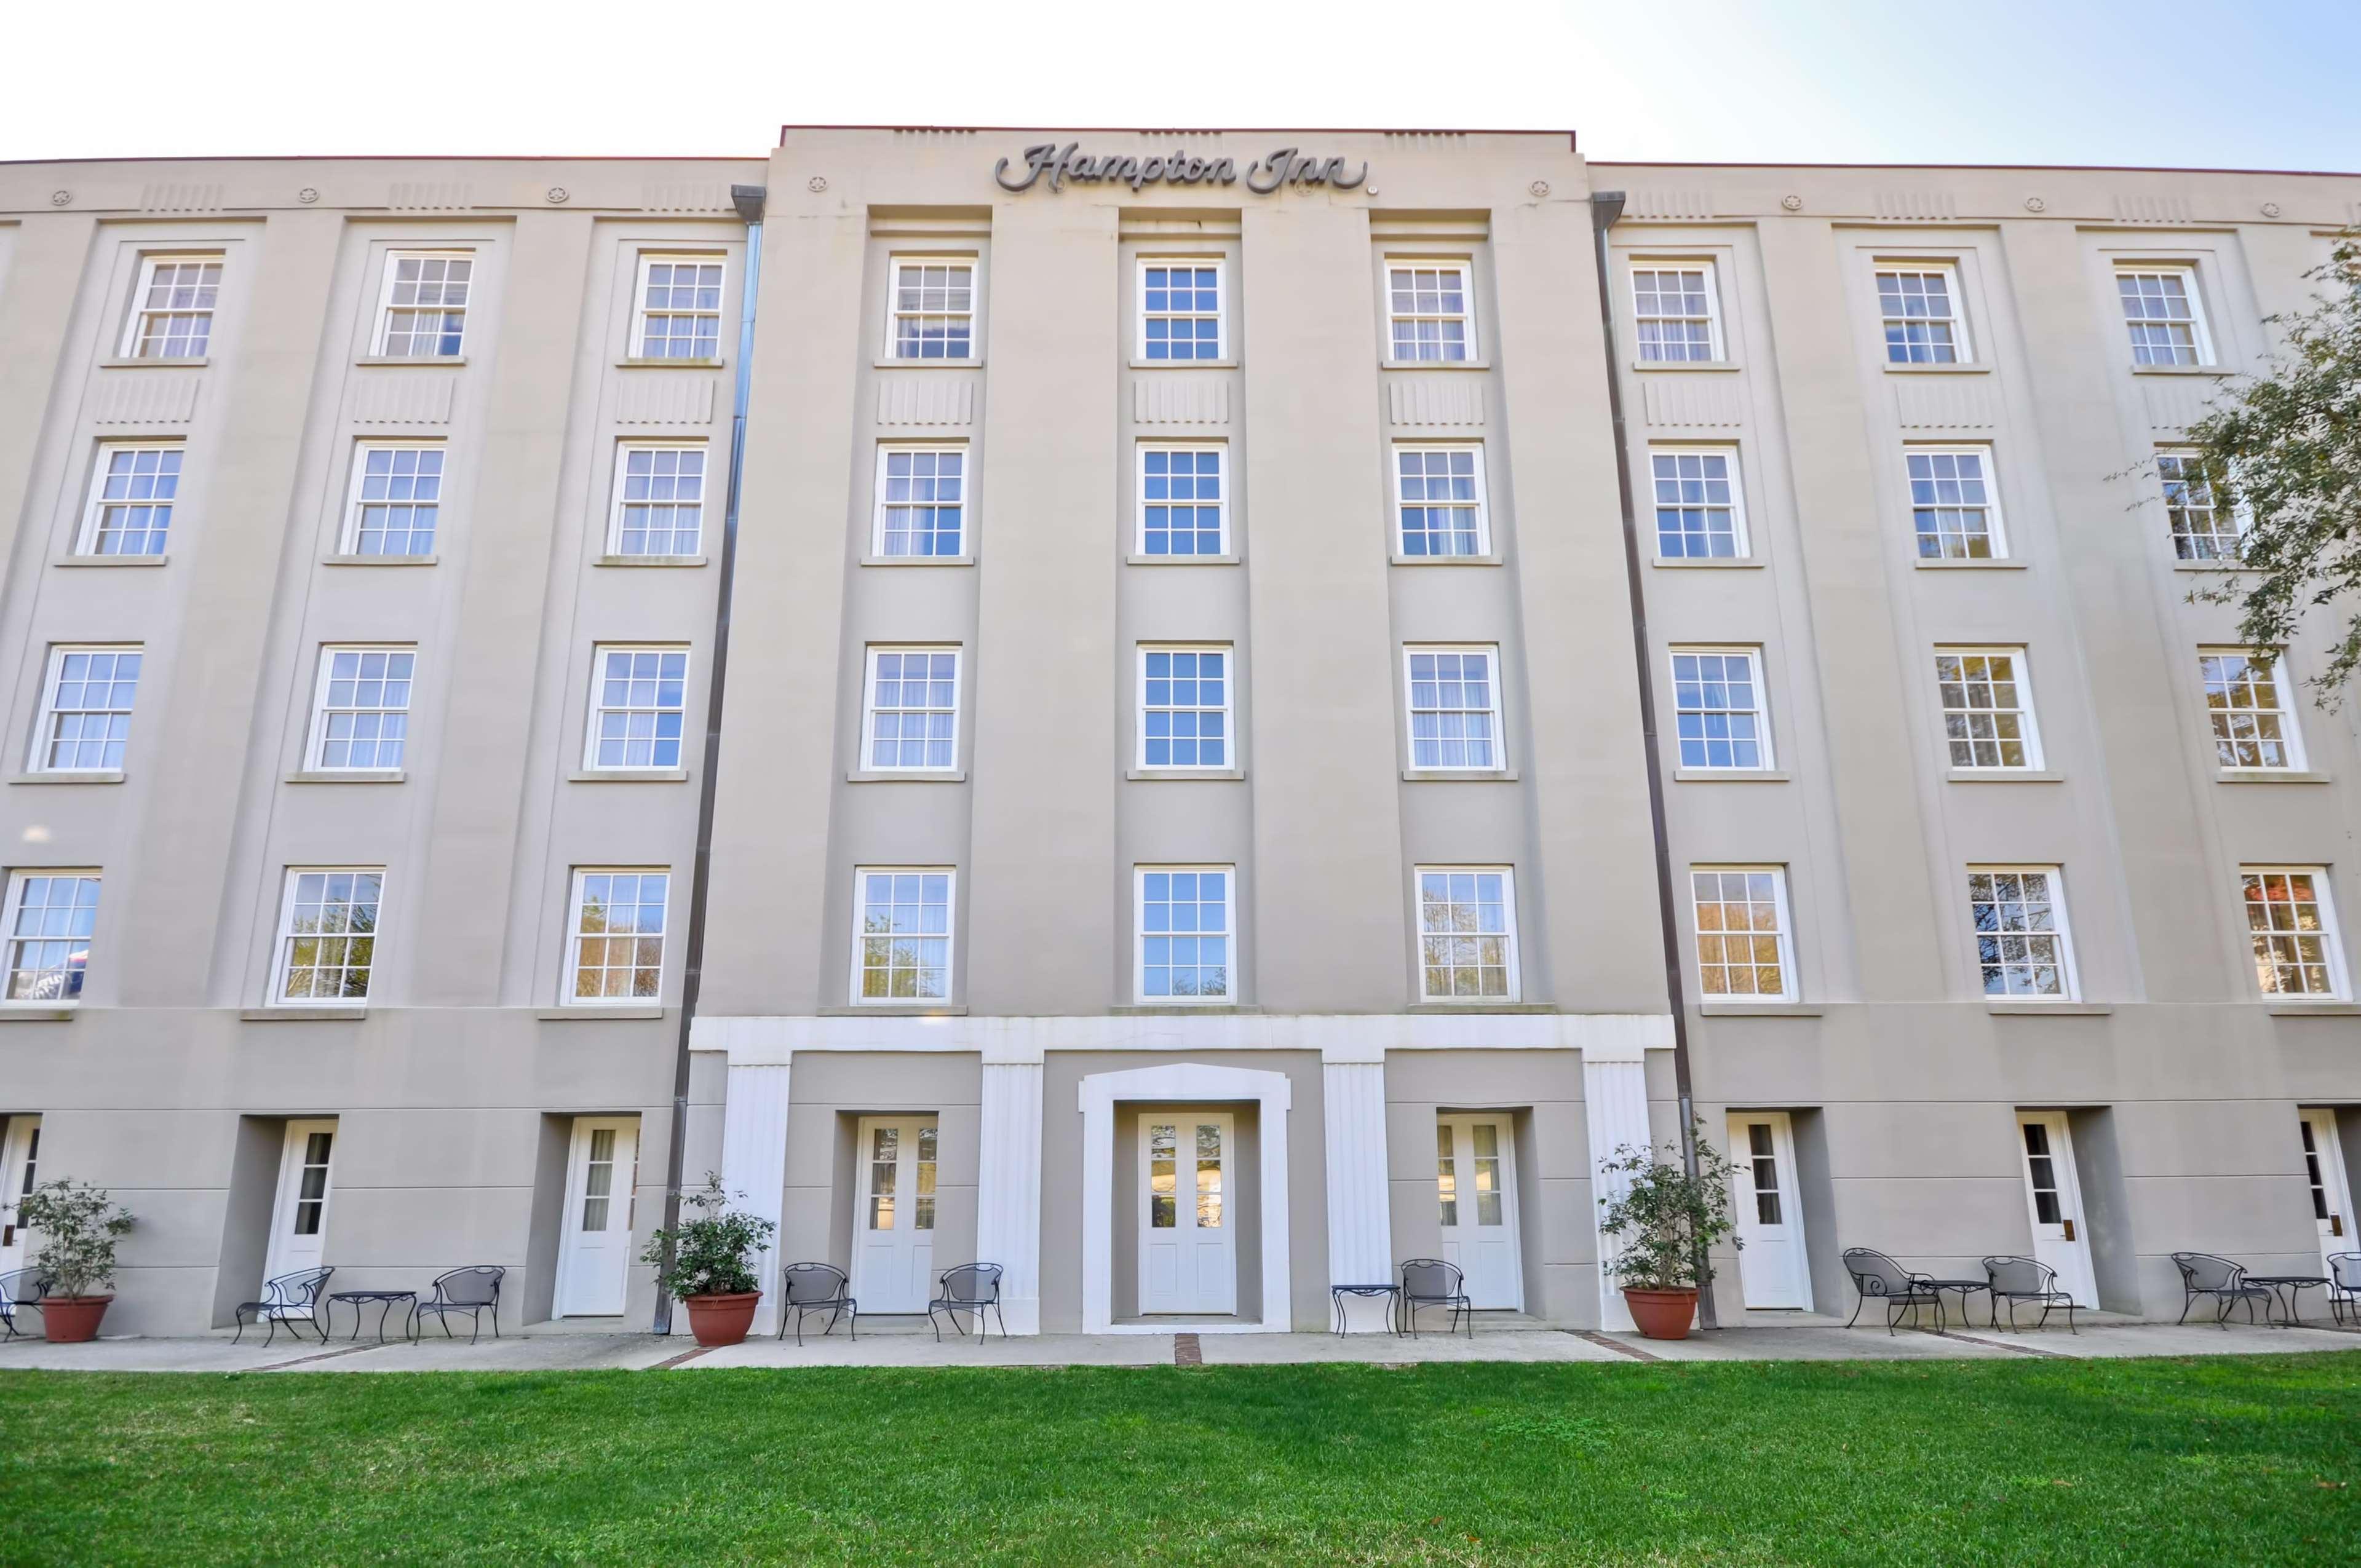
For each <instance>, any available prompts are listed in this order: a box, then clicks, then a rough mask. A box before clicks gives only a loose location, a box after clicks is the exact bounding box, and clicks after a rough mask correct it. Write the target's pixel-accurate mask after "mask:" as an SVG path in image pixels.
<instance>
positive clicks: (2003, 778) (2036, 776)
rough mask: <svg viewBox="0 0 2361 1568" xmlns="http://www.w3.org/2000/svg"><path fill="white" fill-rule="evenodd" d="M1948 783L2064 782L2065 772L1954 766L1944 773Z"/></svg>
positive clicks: (2039, 769)
mask: <svg viewBox="0 0 2361 1568" xmlns="http://www.w3.org/2000/svg"><path fill="white" fill-rule="evenodd" d="M1943 778H1944V782H1946V783H1948V784H2063V783H2065V782H2066V775H2065V774H2064V773H2051V772H2049V771H2048V770H2047V769H2044V768H1952V769H1949V771H1947V772H1946V773H1944V774H1943Z"/></svg>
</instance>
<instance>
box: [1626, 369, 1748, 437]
mask: <svg viewBox="0 0 2361 1568" xmlns="http://www.w3.org/2000/svg"><path fill="white" fill-rule="evenodd" d="M1640 407H1641V411H1642V414H1643V415H1644V416H1645V417H1646V419H1647V422H1649V423H1650V424H1652V425H1660V426H1663V427H1665V428H1667V429H1675V430H1677V429H1681V428H1683V427H1686V428H1689V429H1695V430H1728V429H1733V428H1735V427H1737V426H1739V425H1741V424H1744V423H1745V422H1746V413H1745V409H1746V404H1745V400H1744V399H1742V398H1741V397H1740V395H1739V390H1738V383H1737V382H1736V380H1734V379H1732V378H1730V377H1726V376H1716V377H1712V378H1706V377H1702V376H1650V377H1647V378H1643V379H1642V381H1641V383H1640Z"/></svg>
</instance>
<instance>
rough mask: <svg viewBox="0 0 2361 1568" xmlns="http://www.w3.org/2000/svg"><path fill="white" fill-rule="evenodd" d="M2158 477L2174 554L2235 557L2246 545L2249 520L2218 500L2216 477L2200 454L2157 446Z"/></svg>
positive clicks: (2196, 558)
mask: <svg viewBox="0 0 2361 1568" xmlns="http://www.w3.org/2000/svg"><path fill="white" fill-rule="evenodd" d="M2156 477H2157V479H2158V482H2159V483H2161V484H2162V486H2163V487H2164V515H2165V521H2167V522H2169V523H2170V524H2171V527H2172V553H2173V554H2174V555H2175V556H2176V557H2177V558H2179V559H2180V560H2183V561H2235V560H2236V559H2237V558H2238V554H2239V551H2240V550H2241V549H2243V548H2244V546H2245V543H2246V521H2247V520H2246V518H2244V517H2242V516H2240V515H2238V512H2237V510H2236V509H2235V508H2232V507H2225V506H2224V505H2222V504H2221V503H2220V501H2219V500H2218V499H2216V498H2215V497H2214V494H2213V476H2211V475H2209V474H2208V473H2206V471H2205V466H2204V464H2203V463H2202V462H2200V461H2199V460H2198V456H2197V454H2195V453H2194V452H2187V451H2181V450H2178V449H2176V448H2173V447H2169V446H2159V447H2158V448H2157V450H2156Z"/></svg>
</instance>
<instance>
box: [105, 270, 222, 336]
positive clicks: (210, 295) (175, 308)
mask: <svg viewBox="0 0 2361 1568" xmlns="http://www.w3.org/2000/svg"><path fill="white" fill-rule="evenodd" d="M221 280H222V258H220V257H219V256H143V257H141V258H139V282H138V284H137V287H136V288H135V289H134V290H133V291H132V294H131V316H130V319H129V320H128V321H126V323H124V327H123V357H125V358H126V359H202V358H203V357H204V356H205V350H206V348H207V347H208V346H209V345H211V344H212V342H213V335H214V306H215V305H216V304H217V303H218V302H219V301H220V298H221Z"/></svg>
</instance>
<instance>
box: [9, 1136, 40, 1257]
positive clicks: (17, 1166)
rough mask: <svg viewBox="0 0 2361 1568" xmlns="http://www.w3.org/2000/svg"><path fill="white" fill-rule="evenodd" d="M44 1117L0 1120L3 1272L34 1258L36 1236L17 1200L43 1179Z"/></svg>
mask: <svg viewBox="0 0 2361 1568" xmlns="http://www.w3.org/2000/svg"><path fill="white" fill-rule="evenodd" d="M40 1163H41V1119H40V1118H39V1117H38V1116H10V1117H8V1118H7V1119H6V1122H5V1124H0V1274H6V1273H8V1272H9V1271H11V1270H12V1269H18V1268H24V1267H26V1266H29V1265H30V1264H31V1263H32V1261H33V1238H32V1235H31V1234H30V1233H28V1232H27V1230H26V1229H25V1225H24V1222H23V1221H22V1220H21V1219H19V1218H18V1217H17V1214H16V1204H17V1203H18V1201H20V1200H22V1199H23V1198H24V1196H25V1195H26V1194H27V1193H28V1192H30V1191H31V1190H33V1188H34V1185H35V1184H36V1183H37V1182H38V1180H39V1179H40V1177H39V1169H40Z"/></svg>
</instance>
